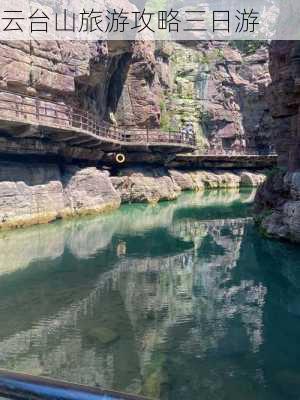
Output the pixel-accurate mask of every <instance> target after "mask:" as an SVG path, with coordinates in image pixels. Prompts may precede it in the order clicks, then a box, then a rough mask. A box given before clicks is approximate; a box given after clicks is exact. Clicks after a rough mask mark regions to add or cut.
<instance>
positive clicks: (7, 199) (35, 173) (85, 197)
mask: <svg viewBox="0 0 300 400" xmlns="http://www.w3.org/2000/svg"><path fill="white" fill-rule="evenodd" d="M263 181H264V175H262V174H258V173H257V174H255V173H249V172H239V173H228V172H219V173H212V172H205V171H180V170H175V169H170V170H168V169H165V168H153V169H150V168H149V169H147V168H146V169H145V168H127V169H124V170H122V171H120V172H119V175H118V176H109V173H108V172H107V171H103V170H100V169H97V168H95V167H87V168H79V167H74V166H63V167H61V168H59V167H58V166H57V165H56V164H41V163H33V164H26V163H21V162H14V163H12V162H4V161H2V162H1V164H0V228H13V227H23V226H27V225H35V224H42V223H48V222H51V221H54V220H56V219H60V218H67V217H72V216H78V215H87V214H96V213H102V212H106V211H110V210H113V209H116V208H118V207H119V206H120V204H121V202H123V203H140V202H145V203H157V202H158V201H163V200H175V199H177V198H178V197H179V195H180V193H181V192H182V191H185V190H195V191H201V190H204V189H206V188H207V189H221V188H223V189H239V187H241V186H252V187H255V186H258V185H259V184H260V183H261V182H263Z"/></svg>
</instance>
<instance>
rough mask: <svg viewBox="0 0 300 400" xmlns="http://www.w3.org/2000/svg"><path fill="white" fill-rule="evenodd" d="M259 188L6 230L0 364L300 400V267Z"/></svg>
mask: <svg viewBox="0 0 300 400" xmlns="http://www.w3.org/2000/svg"><path fill="white" fill-rule="evenodd" d="M252 198H253V193H249V192H243V193H239V192H238V191H230V192H224V191H222V192H221V191H220V192H217V191H211V192H208V193H204V194H203V193H197V194H186V195H183V196H182V197H180V199H179V200H178V201H176V202H170V203H162V204H160V205H159V206H155V207H153V206H143V205H137V206H126V207H122V209H120V210H119V211H117V212H115V213H114V214H111V215H107V216H101V217H97V218H86V219H78V220H72V221H67V222H60V223H55V224H52V225H49V226H40V227H35V228H30V229H27V230H24V231H15V232H6V233H2V234H1V236H0V362H1V367H4V368H9V369H16V370H20V371H26V372H29V373H33V374H43V375H49V376H52V377H58V378H64V379H66V380H71V381H74V382H78V383H85V384H90V385H96V384H97V385H102V386H105V387H110V388H114V389H121V390H128V391H131V392H136V393H143V394H145V395H149V396H153V397H155V398H161V399H191V400H193V399H198V398H199V396H200V397H201V399H229V398H230V399H231V398H236V399H240V398H243V399H244V398H246V399H287V398H291V399H294V398H295V399H296V398H297V399H298V398H299V394H300V386H299V382H300V366H298V362H297V360H299V356H300V354H299V353H300V350H298V345H297V340H298V337H299V334H300V319H299V316H300V311H299V310H300V266H299V262H298V260H299V250H298V249H297V248H295V247H294V246H290V245H286V244H282V243H276V242H270V241H266V240H264V239H262V238H261V237H260V236H259V235H257V233H256V231H255V228H254V226H253V223H252V220H251V218H249V216H250V210H249V203H251V200H252Z"/></svg>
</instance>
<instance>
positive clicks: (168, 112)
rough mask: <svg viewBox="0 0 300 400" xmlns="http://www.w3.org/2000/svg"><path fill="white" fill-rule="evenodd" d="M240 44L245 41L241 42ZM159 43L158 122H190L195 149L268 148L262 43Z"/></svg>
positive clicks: (264, 47) (164, 124) (173, 127)
mask: <svg viewBox="0 0 300 400" xmlns="http://www.w3.org/2000/svg"><path fill="white" fill-rule="evenodd" d="M242 43H244V42H242ZM236 46H237V45H236V44H235V43H229V42H197V41H195V42H189V43H184V44H179V43H172V42H171V43H170V42H158V43H157V49H156V59H157V70H158V79H159V87H160V88H161V90H162V92H163V94H162V96H161V103H160V106H161V125H162V127H163V128H167V129H171V130H176V129H177V128H178V126H184V125H185V124H186V123H188V122H192V123H193V124H194V127H195V130H196V132H197V137H198V143H199V147H200V148H203V147H204V148H211V149H216V150H217V151H222V150H223V149H225V150H228V149H232V148H235V149H236V150H238V149H241V150H243V149H244V148H245V146H246V147H247V148H248V149H249V150H252V151H259V152H262V153H266V152H269V151H270V136H271V132H272V127H273V120H272V118H271V114H270V111H269V106H268V103H267V102H266V88H267V87H268V85H269V83H270V75H269V71H268V62H269V55H268V48H267V45H266V44H265V43H263V42H262V43H255V44H251V43H246V44H245V45H244V46H243V47H242V45H241V43H239V44H238V46H239V47H240V49H239V48H237V47H236Z"/></svg>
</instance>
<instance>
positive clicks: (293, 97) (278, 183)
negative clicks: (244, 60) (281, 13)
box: [256, 41, 300, 242]
mask: <svg viewBox="0 0 300 400" xmlns="http://www.w3.org/2000/svg"><path fill="white" fill-rule="evenodd" d="M270 56H271V60H270V72H271V77H272V84H271V86H270V89H269V94H268V99H269V103H270V106H271V110H272V115H273V117H274V118H275V119H276V127H275V129H274V142H275V145H276V150H277V153H278V156H279V159H278V168H277V169H276V170H274V171H273V172H272V173H271V174H270V176H269V178H268V180H267V182H266V183H265V184H264V185H263V187H262V188H261V190H260V191H259V192H258V194H257V198H256V204H257V206H256V208H257V211H258V213H259V222H260V223H261V227H262V229H263V231H264V232H265V233H266V234H267V235H270V236H273V237H277V238H283V239H289V240H291V241H296V242H299V241H300V201H299V200H300V170H299V168H300V156H299V149H300V131H299V128H300V124H299V121H300V119H299V116H300V112H299V105H300V85H299V82H300V42H297V41H278V42H273V43H272V45H271V49H270Z"/></svg>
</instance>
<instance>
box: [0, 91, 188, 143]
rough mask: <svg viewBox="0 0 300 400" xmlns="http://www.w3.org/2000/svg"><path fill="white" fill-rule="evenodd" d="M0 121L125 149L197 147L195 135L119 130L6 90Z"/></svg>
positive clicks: (0, 104) (1, 95)
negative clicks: (71, 133)
mask: <svg viewBox="0 0 300 400" xmlns="http://www.w3.org/2000/svg"><path fill="white" fill-rule="evenodd" d="M0 119H2V120H3V119H4V120H5V121H16V122H23V123H26V124H36V125H41V126H46V127H50V128H56V129H58V130H68V131H76V132H79V133H82V134H87V135H90V136H92V137H95V138H99V139H100V140H101V141H108V142H113V143H119V144H123V145H137V146H143V145H173V146H180V147H189V148H194V147H195V145H196V141H195V135H194V134H184V133H181V132H178V133H173V132H163V131H161V130H160V129H147V128H145V129H137V128H132V127H117V126H114V125H112V124H109V123H107V122H105V121H101V120H100V119H98V118H97V116H95V115H94V114H92V113H91V112H88V111H82V110H79V109H78V108H75V107H72V106H68V105H62V104H59V103H55V102H52V101H48V100H43V99H40V98H37V97H30V96H26V95H23V94H20V93H16V92H8V91H3V90H2V91H0Z"/></svg>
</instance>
